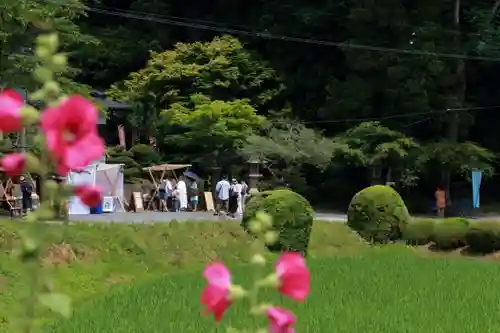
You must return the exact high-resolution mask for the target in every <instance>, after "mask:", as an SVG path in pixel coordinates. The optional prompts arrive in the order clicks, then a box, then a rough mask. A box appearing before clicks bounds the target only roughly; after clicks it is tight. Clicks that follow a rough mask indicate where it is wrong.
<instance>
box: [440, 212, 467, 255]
mask: <svg viewBox="0 0 500 333" xmlns="http://www.w3.org/2000/svg"><path fill="white" fill-rule="evenodd" d="M468 231H469V221H467V220H466V219H462V218H449V219H442V220H438V221H436V223H435V224H434V236H433V242H434V245H435V246H436V248H437V249H439V250H453V249H458V248H459V247H463V246H465V245H466V236H467V233H468Z"/></svg>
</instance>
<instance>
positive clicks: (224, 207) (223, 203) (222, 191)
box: [215, 177, 231, 214]
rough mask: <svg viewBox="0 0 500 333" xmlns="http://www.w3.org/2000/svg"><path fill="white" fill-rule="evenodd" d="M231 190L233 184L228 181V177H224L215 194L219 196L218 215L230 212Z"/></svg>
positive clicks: (216, 187)
mask: <svg viewBox="0 0 500 333" xmlns="http://www.w3.org/2000/svg"><path fill="white" fill-rule="evenodd" d="M230 189H231V184H229V182H228V181H227V177H223V178H222V179H221V180H219V182H218V183H217V185H216V186H215V193H216V194H217V207H216V214H220V213H221V211H223V212H225V213H227V212H228V210H229V191H230Z"/></svg>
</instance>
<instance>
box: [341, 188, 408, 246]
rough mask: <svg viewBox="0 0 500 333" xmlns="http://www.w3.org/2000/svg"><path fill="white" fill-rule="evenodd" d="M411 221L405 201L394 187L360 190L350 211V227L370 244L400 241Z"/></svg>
mask: <svg viewBox="0 0 500 333" xmlns="http://www.w3.org/2000/svg"><path fill="white" fill-rule="evenodd" d="M409 221H410V214H409V213H408V209H407V208H406V206H405V203H404V202H403V199H401V196H400V195H399V194H398V192H396V191H395V190H394V189H393V188H392V187H390V186H383V185H375V186H370V187H367V188H365V189H363V190H361V191H359V192H358V193H357V194H356V195H355V196H354V197H353V198H352V200H351V203H350V204H349V209H348V210H347V225H348V226H349V227H350V228H351V229H353V230H355V231H356V232H358V234H359V235H360V236H361V237H363V238H364V239H366V240H367V241H370V242H376V243H387V242H389V241H394V240H397V239H400V238H401V232H402V230H403V229H404V228H405V226H406V225H407V224H408V222H409Z"/></svg>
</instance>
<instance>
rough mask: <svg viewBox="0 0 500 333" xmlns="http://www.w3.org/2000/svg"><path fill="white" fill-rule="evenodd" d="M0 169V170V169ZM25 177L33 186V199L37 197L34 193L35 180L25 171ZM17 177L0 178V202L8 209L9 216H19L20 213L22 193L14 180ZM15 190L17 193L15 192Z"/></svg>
mask: <svg viewBox="0 0 500 333" xmlns="http://www.w3.org/2000/svg"><path fill="white" fill-rule="evenodd" d="M0 171H1V170H0ZM25 177H26V178H27V179H28V181H31V183H32V186H33V194H32V196H35V199H37V198H38V196H37V194H36V188H37V187H36V182H35V181H34V179H33V177H32V176H31V174H30V173H26V175H25ZM18 178H19V176H17V177H4V178H3V179H2V180H0V203H1V205H2V207H3V208H5V209H6V210H8V211H9V213H10V216H11V217H14V216H21V215H22V211H23V209H22V194H21V193H20V192H21V190H20V188H19V185H18V182H15V181H14V180H18ZM16 192H17V193H16Z"/></svg>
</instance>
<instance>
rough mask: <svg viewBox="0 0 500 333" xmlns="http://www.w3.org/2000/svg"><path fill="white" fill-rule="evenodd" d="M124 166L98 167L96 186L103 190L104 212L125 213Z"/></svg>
mask: <svg viewBox="0 0 500 333" xmlns="http://www.w3.org/2000/svg"><path fill="white" fill-rule="evenodd" d="M123 177H124V175H123V164H105V163H101V164H98V165H97V173H96V185H97V186H100V187H101V188H102V189H103V196H104V204H103V211H104V212H125V206H124V204H123V201H124V193H123V181H124V179H123Z"/></svg>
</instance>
